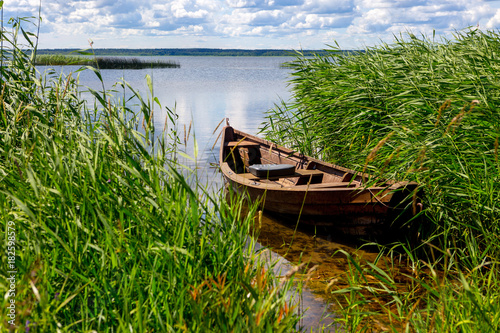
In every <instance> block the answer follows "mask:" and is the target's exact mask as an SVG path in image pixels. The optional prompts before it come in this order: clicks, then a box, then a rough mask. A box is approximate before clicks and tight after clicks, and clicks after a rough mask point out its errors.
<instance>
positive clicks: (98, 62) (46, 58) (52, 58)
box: [35, 54, 180, 69]
mask: <svg viewBox="0 0 500 333" xmlns="http://www.w3.org/2000/svg"><path fill="white" fill-rule="evenodd" d="M35 65H39V66H66V65H88V66H94V67H97V68H99V69H144V68H179V67H180V65H179V64H178V63H177V62H174V61H164V60H149V61H146V60H141V59H138V58H117V57H97V58H94V57H85V56H77V55H63V54H42V55H37V56H36V58H35Z"/></svg>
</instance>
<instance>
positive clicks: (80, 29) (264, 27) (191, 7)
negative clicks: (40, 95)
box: [4, 0, 500, 49]
mask: <svg viewBox="0 0 500 333" xmlns="http://www.w3.org/2000/svg"><path fill="white" fill-rule="evenodd" d="M39 4H40V0H16V1H6V4H5V5H4V19H5V20H7V19H8V18H9V17H12V16H21V17H23V16H33V15H35V16H37V15H38V7H39ZM41 14H42V15H41V16H42V24H41V32H40V42H39V45H40V47H41V48H82V49H83V48H88V47H89V40H92V41H93V42H94V47H95V48H191V47H202V48H247V49H263V48H284V49H301V48H302V49H322V48H325V45H328V44H330V45H331V44H333V43H335V42H337V43H338V44H339V45H340V47H341V48H343V49H357V48H364V47H365V46H371V45H375V44H378V43H380V41H381V40H382V41H384V42H387V43H390V42H391V41H392V40H393V36H394V35H398V34H399V33H401V32H405V31H412V32H414V33H417V34H426V35H429V36H431V35H432V32H433V30H435V31H436V34H437V35H442V36H446V37H449V36H450V35H451V33H453V31H455V30H460V29H464V28H466V27H468V26H478V25H479V27H480V28H481V29H484V30H486V29H490V30H493V29H494V30H496V29H498V28H500V1H486V0H452V1H448V0H392V1H390V0H172V1H167V0H93V1H88V0H42V7H41Z"/></svg>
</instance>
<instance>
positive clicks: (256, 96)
mask: <svg viewBox="0 0 500 333" xmlns="http://www.w3.org/2000/svg"><path fill="white" fill-rule="evenodd" d="M157 58H160V59H166V60H173V61H176V62H178V63H180V65H181V67H180V68H161V69H154V70H152V69H144V70H103V71H102V72H101V74H102V78H103V81H104V85H105V88H106V89H112V88H113V86H114V84H115V82H118V81H120V80H121V78H124V79H125V81H127V82H128V83H129V84H130V85H131V86H132V87H134V89H136V90H137V91H138V92H139V93H140V94H141V95H142V96H143V98H145V97H146V96H148V94H149V89H148V87H147V83H146V80H145V77H146V75H148V74H149V75H150V76H151V77H152V81H153V88H154V89H153V92H154V95H155V96H156V97H157V98H158V99H159V101H160V103H161V105H162V106H163V108H159V107H155V110H154V112H155V116H154V121H155V126H156V127H157V128H159V129H163V126H164V122H165V117H166V115H167V111H166V109H165V107H168V108H170V109H172V110H174V109H175V113H176V114H177V115H178V117H179V118H178V121H179V126H180V129H181V130H183V128H184V126H186V128H189V126H190V124H192V128H193V129H192V131H191V132H192V133H194V135H195V137H196V141H197V142H198V146H199V151H200V154H199V156H198V158H197V164H198V165H197V166H198V176H199V177H200V178H201V179H202V182H203V181H205V182H206V184H207V186H208V184H210V185H212V186H213V189H214V190H217V189H220V188H221V187H222V185H223V180H222V176H221V175H220V174H218V172H217V171H216V168H210V165H211V164H214V163H217V162H218V151H219V148H218V144H216V145H215V146H214V143H215V140H216V139H217V136H218V133H219V132H220V129H219V131H217V133H215V134H214V133H213V132H214V130H215V128H216V127H217V125H218V124H219V123H220V122H221V121H222V120H223V119H224V118H228V119H229V122H230V124H231V125H232V126H234V127H235V128H237V129H240V130H242V131H245V132H248V133H250V134H257V133H258V131H259V127H260V126H261V124H262V122H263V121H264V117H265V113H266V111H267V110H269V109H271V108H273V106H274V104H275V103H277V104H278V103H280V100H285V101H286V100H288V99H289V98H290V96H291V93H290V90H289V86H288V83H287V81H288V80H289V78H290V76H289V75H290V70H289V69H287V68H283V67H281V65H282V64H283V63H285V62H287V61H290V60H292V59H293V58H291V57H188V56H186V57H156V58H155V59H157ZM78 68H79V67H76V66H67V67H64V68H63V71H64V72H65V73H69V72H70V71H76V70H77V69H78ZM39 69H40V70H43V69H44V68H43V67H41V68H39ZM79 76H80V84H81V85H83V86H86V87H90V88H92V89H95V90H101V89H102V86H101V82H100V81H99V80H98V78H97V76H96V75H95V74H94V73H93V72H92V71H83V72H80V73H79ZM119 94H120V93H119V92H117V96H118V95H119ZM84 96H87V98H88V97H90V95H88V94H87V95H85V94H84ZM126 96H130V94H126ZM191 141H192V140H191ZM192 147H193V145H192V142H191V144H189V145H188V146H187V147H186V152H187V153H188V154H192V153H193V149H192ZM187 162H188V161H186V163H187ZM265 221H266V223H265V225H266V226H267V227H266V228H267V229H265V230H267V231H262V233H263V234H265V235H266V236H265V237H266V240H265V246H269V247H271V248H274V247H279V246H281V245H282V244H283V238H282V236H283V235H284V234H289V233H290V230H292V231H293V229H287V228H286V227H285V226H282V225H280V224H279V221H273V220H271V219H267V218H266V219H265ZM268 230H274V231H273V232H269V231H268ZM273 233H274V234H275V235H276V237H273V236H272V235H273ZM273 239H274V240H275V242H274V243H273V242H272V241H271V240H273ZM291 239H295V240H299V239H300V240H301V241H300V242H299V241H296V244H298V245H299V246H300V248H294V249H293V251H292V252H294V251H295V252H297V253H300V252H301V251H302V250H303V249H304V248H303V247H302V246H304V244H310V243H311V244H312V242H314V243H315V244H316V242H317V241H312V239H314V237H312V236H310V235H307V234H304V233H301V232H300V231H299V232H297V233H293V232H292V235H291V236H290V241H287V242H292V241H291ZM280 242H281V243H280ZM332 244H334V243H332ZM323 247H324V246H323ZM332 251H335V249H328V251H327V252H325V253H323V256H325V257H328V256H329V253H330V252H332ZM309 252H310V253H312V251H311V250H309ZM269 253H270V254H269V255H270V257H271V258H272V259H273V260H278V261H279V262H280V265H277V266H276V267H277V269H279V268H282V269H283V270H288V269H290V268H291V264H290V263H289V262H288V261H287V260H286V259H284V258H283V257H282V256H281V255H278V254H277V253H276V252H269ZM299 257H300V256H294V257H293V258H290V259H291V260H292V261H298V260H299ZM327 306H328V304H327V302H325V301H324V300H323V299H322V298H321V297H318V296H317V295H316V294H314V293H312V292H310V291H309V290H307V289H306V290H304V291H303V293H302V296H301V304H300V308H301V310H302V311H303V310H305V309H308V312H307V316H306V318H305V319H304V320H303V321H302V322H301V325H303V326H304V327H305V328H308V330H310V328H317V327H319V326H320V320H321V316H322V314H323V313H324V311H325V308H326V307H327ZM328 322H330V321H329V320H324V321H321V325H322V324H327V323H328Z"/></svg>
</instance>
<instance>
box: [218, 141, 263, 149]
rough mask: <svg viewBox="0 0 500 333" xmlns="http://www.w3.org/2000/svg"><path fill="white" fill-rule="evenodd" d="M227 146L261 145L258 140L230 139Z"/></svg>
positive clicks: (246, 146)
mask: <svg viewBox="0 0 500 333" xmlns="http://www.w3.org/2000/svg"><path fill="white" fill-rule="evenodd" d="M226 146H227V147H239V148H252V147H260V145H259V144H258V143H256V142H252V141H247V140H242V141H229V142H227V144H226Z"/></svg>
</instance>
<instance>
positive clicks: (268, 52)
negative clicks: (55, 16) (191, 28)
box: [37, 48, 331, 57]
mask: <svg viewBox="0 0 500 333" xmlns="http://www.w3.org/2000/svg"><path fill="white" fill-rule="evenodd" d="M80 51H82V50H78V49H39V50H37V53H38V54H70V53H78V52H80ZM85 52H88V50H85ZM93 52H94V53H95V55H97V56H232V57H235V56H267V57H270V56H295V55H297V52H300V53H301V54H302V55H304V56H314V55H324V54H325V53H327V52H328V51H325V50H301V51H294V50H284V49H263V50H243V49H209V48H193V49H190V48H187V49H94V50H93ZM329 52H331V51H329Z"/></svg>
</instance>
